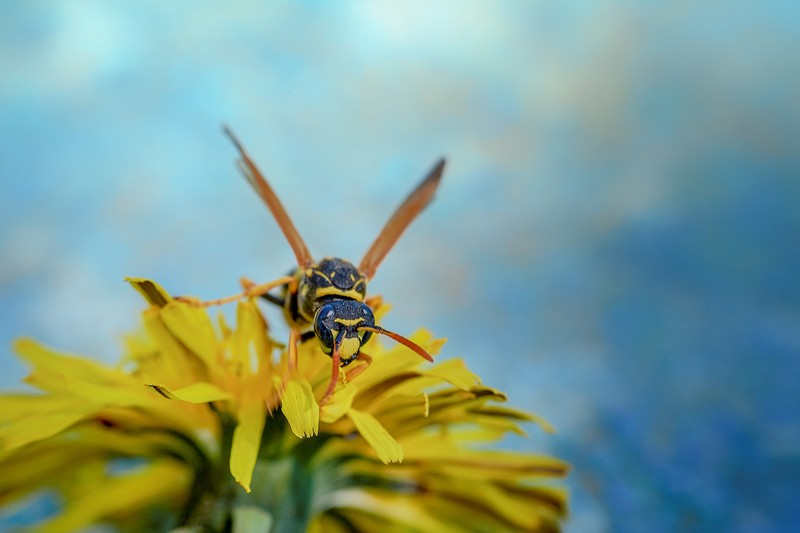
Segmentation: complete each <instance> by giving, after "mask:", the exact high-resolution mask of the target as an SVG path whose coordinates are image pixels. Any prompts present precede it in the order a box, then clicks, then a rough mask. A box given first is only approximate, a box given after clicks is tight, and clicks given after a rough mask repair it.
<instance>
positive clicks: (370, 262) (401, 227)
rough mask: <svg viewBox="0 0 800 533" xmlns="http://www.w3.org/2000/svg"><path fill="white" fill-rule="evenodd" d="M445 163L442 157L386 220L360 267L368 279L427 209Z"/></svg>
mask: <svg viewBox="0 0 800 533" xmlns="http://www.w3.org/2000/svg"><path fill="white" fill-rule="evenodd" d="M444 164H445V160H444V159H440V160H439V161H438V162H437V163H436V164H435V165H434V166H433V169H431V171H430V172H429V173H428V175H427V176H426V177H425V179H424V180H422V182H420V184H419V185H417V188H416V189H414V190H413V191H412V192H411V194H409V195H408V197H407V198H406V199H405V200H404V201H403V203H402V204H400V207H398V208H397V210H396V211H395V212H394V214H393V215H392V217H391V218H390V219H389V221H388V222H386V225H385V226H383V229H382V230H381V232H380V234H378V237H377V238H376V239H375V242H373V243H372V245H371V246H370V247H369V249H368V250H367V253H365V254H364V259H362V260H361V265H360V266H359V267H358V268H359V270H361V273H362V274H364V275H365V276H366V277H367V279H371V278H372V277H373V276H374V275H375V271H376V270H377V269H378V266H379V265H380V264H381V261H383V258H384V257H386V254H387V253H389V250H391V249H392V247H393V246H394V245H395V243H396V242H397V239H399V238H400V235H402V234H403V232H404V231H405V230H406V228H407V227H408V225H409V224H411V221H412V220H414V219H415V218H416V217H417V215H419V214H420V212H421V211H422V210H423V209H425V206H427V205H428V204H429V203H430V202H431V200H433V194H434V193H435V192H436V188H437V187H438V186H439V182H440V181H441V179H442V173H443V172H444Z"/></svg>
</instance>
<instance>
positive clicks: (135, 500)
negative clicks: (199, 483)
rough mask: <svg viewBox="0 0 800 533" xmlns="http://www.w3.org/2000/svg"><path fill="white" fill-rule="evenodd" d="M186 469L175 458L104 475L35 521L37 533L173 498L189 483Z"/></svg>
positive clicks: (64, 528)
mask: <svg viewBox="0 0 800 533" xmlns="http://www.w3.org/2000/svg"><path fill="white" fill-rule="evenodd" d="M189 480H190V472H189V470H188V469H187V468H186V466H185V465H183V464H182V463H179V462H177V461H171V460H163V461H159V462H155V463H152V464H150V465H148V466H146V467H144V468H142V469H140V470H136V471H134V472H133V473H131V474H128V475H122V476H118V477H116V476H115V477H108V478H107V479H106V480H105V481H104V482H103V483H98V484H97V485H95V486H93V487H92V488H91V489H90V490H86V491H85V492H82V493H81V496H80V497H79V498H77V499H75V500H72V501H71V502H70V503H69V505H67V506H66V507H65V508H64V509H63V511H62V512H61V513H60V514H58V515H56V516H55V517H54V518H52V519H51V520H49V521H47V522H45V523H44V524H41V525H39V526H38V527H37V528H36V531H38V532H40V533H50V532H61V531H74V530H77V529H81V528H84V527H85V526H87V525H89V524H92V523H94V522H97V521H99V520H100V519H102V518H105V517H110V516H112V515H114V514H116V513H121V512H127V513H131V512H133V511H134V510H136V509H140V508H142V507H145V506H146V505H148V504H151V503H154V502H176V499H179V498H181V494H182V493H184V492H185V491H186V489H187V488H188V486H189ZM178 501H179V500H178Z"/></svg>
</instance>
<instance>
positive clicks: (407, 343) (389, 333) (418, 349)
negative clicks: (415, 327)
mask: <svg viewBox="0 0 800 533" xmlns="http://www.w3.org/2000/svg"><path fill="white" fill-rule="evenodd" d="M357 329H358V330H359V331H361V330H364V331H371V332H373V333H380V334H381V335H386V336H387V337H389V338H391V339H394V340H395V341H397V342H399V343H400V344H402V345H403V346H405V347H406V348H410V349H411V350H413V351H415V352H417V354H419V355H420V356H421V357H422V358H423V359H426V360H428V361H430V362H431V363H432V362H433V357H431V354H429V353H428V352H426V351H425V349H424V348H422V346H420V345H419V344H417V343H416V342H414V341H412V340H410V339H407V338H406V337H403V336H402V335H400V334H399V333H395V332H394V331H389V330H388V329H383V328H382V327H380V326H361V327H360V328H357Z"/></svg>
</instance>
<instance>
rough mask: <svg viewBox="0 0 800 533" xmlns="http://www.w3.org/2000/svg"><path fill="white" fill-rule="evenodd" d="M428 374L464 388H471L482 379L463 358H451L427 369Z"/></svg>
mask: <svg viewBox="0 0 800 533" xmlns="http://www.w3.org/2000/svg"><path fill="white" fill-rule="evenodd" d="M424 373H425V374H426V375H428V376H432V377H437V378H440V379H443V380H445V381H447V382H448V383H450V384H451V385H454V386H456V387H458V388H459V389H463V390H470V389H471V388H472V387H474V386H475V385H480V383H481V380H480V378H478V376H476V375H475V374H473V373H472V372H470V371H469V369H468V368H467V365H465V364H464V361H463V360H461V359H451V360H449V361H445V362H444V363H441V364H438V365H436V366H435V367H433V368H431V369H428V370H425V371H424Z"/></svg>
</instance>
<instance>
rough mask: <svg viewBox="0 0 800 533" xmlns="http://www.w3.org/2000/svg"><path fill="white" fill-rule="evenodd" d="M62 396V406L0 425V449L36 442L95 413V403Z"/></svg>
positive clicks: (6, 449)
mask: <svg viewBox="0 0 800 533" xmlns="http://www.w3.org/2000/svg"><path fill="white" fill-rule="evenodd" d="M70 400H71V399H64V398H62V402H63V406H62V407H60V408H56V409H55V410H53V411H49V412H47V411H45V412H42V413H39V414H37V415H35V416H28V417H24V418H18V419H16V420H14V421H12V422H9V423H7V424H3V426H2V427H0V451H8V450H12V449H14V448H18V447H20V446H24V445H26V444H30V443H32V442H36V441H39V440H42V439H46V438H48V437H52V436H53V435H55V434H56V433H60V432H61V431H63V430H65V429H67V428H68V427H70V426H72V425H73V424H75V423H77V422H79V421H80V420H82V419H84V418H86V417H87V416H90V415H91V414H92V413H96V412H97V411H98V409H99V407H98V406H97V405H93V404H91V403H87V402H75V401H74V400H73V401H70Z"/></svg>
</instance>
